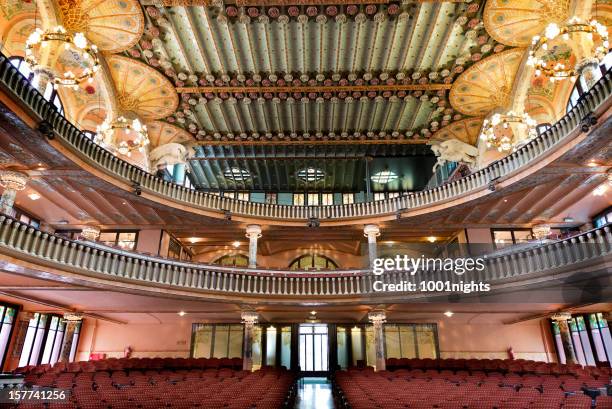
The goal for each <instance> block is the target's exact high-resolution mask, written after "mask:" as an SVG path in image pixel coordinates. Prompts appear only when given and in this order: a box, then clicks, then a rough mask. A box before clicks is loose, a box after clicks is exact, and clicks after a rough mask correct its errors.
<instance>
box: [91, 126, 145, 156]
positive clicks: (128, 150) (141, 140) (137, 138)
mask: <svg viewBox="0 0 612 409" xmlns="http://www.w3.org/2000/svg"><path fill="white" fill-rule="evenodd" d="M94 141H95V142H96V143H97V144H99V145H100V146H102V147H104V148H106V149H108V150H109V151H111V152H113V153H118V154H120V155H123V156H128V157H130V156H132V153H133V152H136V151H138V152H140V153H145V152H146V148H147V146H148V145H149V136H148V134H147V127H146V126H145V125H143V124H142V122H140V120H139V119H138V118H137V117H132V118H129V119H128V118H126V117H124V116H118V117H117V118H115V119H113V118H112V117H110V116H108V117H106V119H105V120H104V122H102V124H101V125H99V126H98V128H97V129H96V136H95V138H94Z"/></svg>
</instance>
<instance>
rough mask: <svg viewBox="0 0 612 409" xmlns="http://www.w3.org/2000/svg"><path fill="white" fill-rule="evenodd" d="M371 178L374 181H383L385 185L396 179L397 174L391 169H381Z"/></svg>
mask: <svg viewBox="0 0 612 409" xmlns="http://www.w3.org/2000/svg"><path fill="white" fill-rule="evenodd" d="M370 179H371V180H372V182H374V183H381V184H383V185H384V184H385V183H389V182H391V181H394V180H396V179H397V174H396V173H395V172H393V171H391V170H381V171H380V172H377V173H375V174H373V175H372V176H371V177H370Z"/></svg>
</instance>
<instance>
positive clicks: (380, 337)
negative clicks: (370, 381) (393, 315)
mask: <svg viewBox="0 0 612 409" xmlns="http://www.w3.org/2000/svg"><path fill="white" fill-rule="evenodd" d="M368 319H369V320H370V322H371V323H372V324H373V325H374V350H375V351H376V371H384V370H385V369H386V368H387V365H386V359H385V333H384V330H383V325H384V323H385V322H386V321H387V315H386V314H385V312H384V311H372V312H370V313H369V314H368Z"/></svg>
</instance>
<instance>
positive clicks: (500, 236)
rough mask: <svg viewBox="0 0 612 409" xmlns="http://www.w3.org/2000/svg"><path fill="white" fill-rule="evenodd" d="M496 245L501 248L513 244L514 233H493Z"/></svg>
mask: <svg viewBox="0 0 612 409" xmlns="http://www.w3.org/2000/svg"><path fill="white" fill-rule="evenodd" d="M493 240H494V241H495V245H496V246H497V247H498V248H500V247H504V246H508V245H511V244H512V232H511V231H510V230H495V231H494V232H493Z"/></svg>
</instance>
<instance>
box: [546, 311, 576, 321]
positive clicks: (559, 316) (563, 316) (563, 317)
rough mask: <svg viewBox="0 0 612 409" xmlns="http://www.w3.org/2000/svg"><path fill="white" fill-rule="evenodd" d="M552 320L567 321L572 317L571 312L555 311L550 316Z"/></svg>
mask: <svg viewBox="0 0 612 409" xmlns="http://www.w3.org/2000/svg"><path fill="white" fill-rule="evenodd" d="M550 319H551V320H553V321H568V320H571V319H572V314H571V313H569V312H557V313H555V314H553V315H551V316H550Z"/></svg>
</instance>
